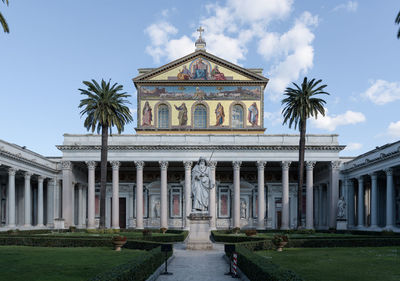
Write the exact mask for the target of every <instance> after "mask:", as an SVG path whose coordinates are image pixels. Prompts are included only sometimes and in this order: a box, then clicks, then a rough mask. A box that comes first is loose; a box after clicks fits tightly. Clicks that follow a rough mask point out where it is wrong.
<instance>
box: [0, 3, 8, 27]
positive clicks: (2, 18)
mask: <svg viewBox="0 0 400 281" xmlns="http://www.w3.org/2000/svg"><path fill="white" fill-rule="evenodd" d="M3 2H4V1H3ZM0 24H1V26H2V27H3V30H4V32H5V33H10V28H9V27H8V24H7V21H6V19H5V18H4V17H3V15H2V14H1V12H0Z"/></svg>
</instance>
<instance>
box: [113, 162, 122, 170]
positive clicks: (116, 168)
mask: <svg viewBox="0 0 400 281" xmlns="http://www.w3.org/2000/svg"><path fill="white" fill-rule="evenodd" d="M110 164H111V166H112V169H113V170H118V169H119V167H120V166H121V162H119V161H111V162H110Z"/></svg>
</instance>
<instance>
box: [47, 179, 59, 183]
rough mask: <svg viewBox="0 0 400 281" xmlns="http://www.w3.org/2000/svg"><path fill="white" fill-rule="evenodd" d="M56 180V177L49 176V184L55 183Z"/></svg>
mask: <svg viewBox="0 0 400 281" xmlns="http://www.w3.org/2000/svg"><path fill="white" fill-rule="evenodd" d="M56 181H57V178H49V182H48V183H49V184H55V183H56Z"/></svg>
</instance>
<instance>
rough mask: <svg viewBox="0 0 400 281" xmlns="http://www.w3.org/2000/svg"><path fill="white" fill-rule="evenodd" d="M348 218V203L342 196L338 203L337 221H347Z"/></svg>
mask: <svg viewBox="0 0 400 281" xmlns="http://www.w3.org/2000/svg"><path fill="white" fill-rule="evenodd" d="M345 218H346V201H344V197H343V196H340V198H339V200H338V203H337V219H345Z"/></svg>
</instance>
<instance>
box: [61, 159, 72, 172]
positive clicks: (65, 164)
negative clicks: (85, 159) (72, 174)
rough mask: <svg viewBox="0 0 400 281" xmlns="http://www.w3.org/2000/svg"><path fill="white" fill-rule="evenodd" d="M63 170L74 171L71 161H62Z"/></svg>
mask: <svg viewBox="0 0 400 281" xmlns="http://www.w3.org/2000/svg"><path fill="white" fill-rule="evenodd" d="M61 168H62V169H63V170H71V169H72V163H71V161H61Z"/></svg>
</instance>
